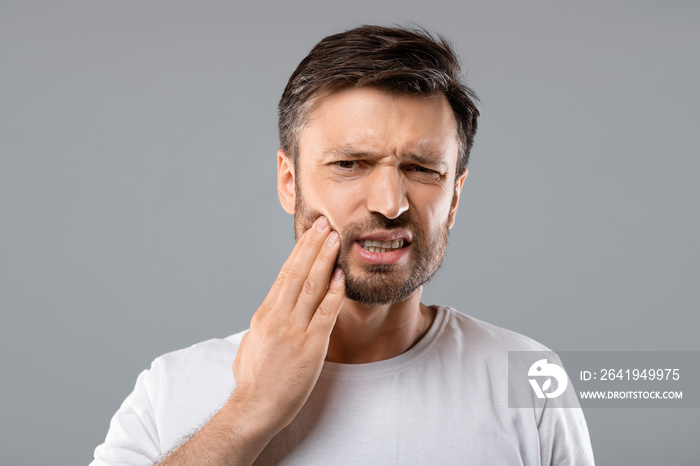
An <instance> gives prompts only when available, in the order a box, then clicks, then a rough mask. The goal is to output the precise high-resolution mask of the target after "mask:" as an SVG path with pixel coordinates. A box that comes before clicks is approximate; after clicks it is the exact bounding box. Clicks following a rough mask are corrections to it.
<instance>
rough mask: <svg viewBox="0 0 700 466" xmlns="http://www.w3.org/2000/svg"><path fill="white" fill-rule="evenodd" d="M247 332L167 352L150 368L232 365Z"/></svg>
mask: <svg viewBox="0 0 700 466" xmlns="http://www.w3.org/2000/svg"><path fill="white" fill-rule="evenodd" d="M246 332H247V330H245V331H242V332H239V333H236V334H233V335H230V336H228V337H226V338H212V339H210V340H206V341H201V342H199V343H195V344H194V345H191V346H189V347H187V348H182V349H179V350H176V351H171V352H169V353H165V354H163V355H161V356H159V357H157V358H156V359H154V360H153V362H152V364H151V369H150V370H151V372H159V373H165V372H170V371H172V370H177V371H182V370H183V369H185V368H187V367H190V368H191V370H193V371H196V370H197V368H207V367H212V366H217V365H220V364H225V365H227V366H230V365H231V363H232V362H233V359H234V358H235V357H236V353H237V352H238V347H239V346H240V343H241V339H242V338H243V335H245V334H246Z"/></svg>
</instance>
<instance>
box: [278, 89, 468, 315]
mask: <svg viewBox="0 0 700 466" xmlns="http://www.w3.org/2000/svg"><path fill="white" fill-rule="evenodd" d="M458 149H459V145H458V142H457V124H456V121H455V118H454V115H453V112H452V109H451V108H450V105H449V103H448V102H447V99H446V98H445V97H444V96H443V95H441V94H440V95H434V96H429V97H426V96H414V95H405V94H395V93H390V92H387V91H384V90H381V89H378V88H374V87H359V88H350V87H348V88H343V89H341V90H337V91H334V92H332V93H330V94H328V95H324V96H323V97H322V98H321V99H320V100H319V101H318V102H317V103H316V106H315V108H314V110H313V112H312V113H311V118H310V119H309V122H308V123H307V125H306V126H305V127H304V128H303V129H302V131H301V134H300V137H299V157H298V161H297V166H296V171H295V173H294V175H295V176H293V177H291V178H292V184H293V185H294V186H293V190H294V196H293V212H294V229H295V234H296V236H297V238H298V237H299V236H300V235H301V234H302V233H303V232H304V231H305V230H307V229H308V228H310V227H311V225H312V224H313V222H314V220H316V218H318V217H319V216H320V215H325V216H326V217H327V218H328V220H329V221H330V224H331V226H332V227H333V229H335V230H336V231H337V232H338V233H339V235H340V240H341V248H340V253H339V255H338V260H337V265H338V266H339V267H340V268H341V269H342V270H343V272H344V273H345V277H346V295H347V297H348V298H350V299H353V300H355V301H358V302H360V303H363V304H390V303H394V302H399V301H403V300H405V299H406V298H408V297H409V296H410V295H411V294H412V293H413V292H415V291H416V290H417V289H418V288H419V287H420V286H421V285H423V284H424V283H425V282H427V281H428V280H429V279H430V278H431V277H432V276H433V275H434V274H435V272H436V271H437V269H438V268H439V266H440V264H441V262H442V259H443V258H444V255H445V249H446V247H447V236H448V232H449V229H450V228H451V227H452V224H453V222H454V213H455V211H456V207H457V203H458V201H459V193H460V190H461V186H462V183H463V181H464V177H466V173H464V175H463V176H462V177H460V179H458V180H455V170H456V164H457V157H458ZM281 163H282V162H281ZM287 163H291V162H289V161H287ZM284 189H287V191H291V189H289V183H287V184H286V185H285V186H284V187H281V188H280V190H281V192H280V197H281V198H283V197H284V196H283V193H282V190H284ZM287 203H291V200H289V199H288V200H287ZM283 204H285V200H284V199H283ZM285 208H286V209H287V210H288V211H290V210H291V205H285Z"/></svg>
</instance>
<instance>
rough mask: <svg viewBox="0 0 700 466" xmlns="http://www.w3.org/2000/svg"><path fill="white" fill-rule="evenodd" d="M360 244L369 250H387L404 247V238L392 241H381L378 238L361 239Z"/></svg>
mask: <svg viewBox="0 0 700 466" xmlns="http://www.w3.org/2000/svg"><path fill="white" fill-rule="evenodd" d="M360 246H362V247H363V248H364V249H366V250H368V251H369V252H387V251H391V250H392V249H399V248H402V247H403V238H402V239H395V240H391V241H379V240H376V239H363V240H360Z"/></svg>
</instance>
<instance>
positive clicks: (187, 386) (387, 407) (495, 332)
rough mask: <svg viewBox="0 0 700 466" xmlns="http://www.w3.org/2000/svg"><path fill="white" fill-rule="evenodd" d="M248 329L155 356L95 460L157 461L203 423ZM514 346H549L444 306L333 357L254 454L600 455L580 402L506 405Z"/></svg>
mask: <svg viewBox="0 0 700 466" xmlns="http://www.w3.org/2000/svg"><path fill="white" fill-rule="evenodd" d="M244 333H245V332H243V333H238V334H235V335H232V336H230V337H228V338H226V339H215V340H209V341H205V342H202V343H198V344H196V345H194V346H191V347H190V348H186V349H183V350H180V351H175V352H172V353H168V354H166V355H164V356H161V357H159V358H157V359H156V360H155V361H154V362H153V364H152V365H151V368H150V370H145V371H143V372H142V373H141V374H140V375H139V377H138V379H137V381H136V386H135V388H134V391H133V392H132V393H131V394H130V395H129V396H128V397H127V398H126V400H125V401H124V403H123V404H122V406H121V408H120V409H119V411H117V413H116V414H115V415H114V417H113V418H112V422H111V424H110V428H109V432H108V433H107V438H106V440H105V443H104V444H102V445H100V446H98V447H97V448H96V449H95V460H94V461H93V463H92V464H93V465H105V464H109V465H115V464H120V465H121V464H124V465H126V464H128V465H145V464H152V463H154V462H156V461H157V460H158V459H159V457H161V458H160V459H162V455H164V454H165V453H166V452H168V451H170V450H171V449H172V448H173V447H175V446H176V445H178V444H179V443H180V441H181V440H182V438H183V437H185V436H187V435H190V434H192V433H194V432H196V431H197V430H199V429H200V428H201V427H202V426H203V425H204V424H205V423H206V422H207V421H208V420H209V419H210V418H211V417H212V416H213V415H214V414H215V413H216V412H217V411H218V410H219V409H220V408H221V407H222V406H223V405H224V403H225V402H226V400H227V399H228V398H229V396H230V394H231V392H232V390H233V389H234V388H235V381H234V378H233V374H232V370H231V366H232V363H233V360H234V358H235V356H236V351H237V350H238V345H239V344H240V341H241V337H242V336H243V334H244ZM508 351H548V349H547V348H546V347H544V346H542V345H540V344H539V343H537V342H535V341H533V340H531V339H529V338H527V337H524V336H522V335H519V334H517V333H514V332H511V331H509V330H505V329H502V328H499V327H496V326H494V325H490V324H487V323H485V322H482V321H480V320H477V319H474V318H472V317H469V316H466V315H464V314H460V313H458V312H457V311H455V310H453V309H450V308H443V307H439V308H438V312H437V317H436V319H435V322H434V323H433V325H432V326H431V327H430V329H429V330H428V332H427V333H426V335H425V336H424V337H423V338H422V339H421V340H420V341H419V342H418V343H417V344H416V345H415V346H413V347H412V348H411V349H409V350H408V351H407V352H405V353H403V354H401V355H399V356H396V357H395V358H392V359H387V360H384V361H379V362H374V363H369V364H337V363H331V362H325V363H324V366H323V370H322V372H321V376H320V378H319V380H318V383H317V384H316V386H315V388H314V390H313V392H312V393H311V396H310V397H309V399H308V401H307V402H306V404H305V405H304V407H303V408H302V410H301V412H300V413H299V415H298V416H297V417H296V418H295V419H294V421H293V422H292V423H291V424H290V425H289V426H288V427H287V428H285V429H283V430H282V431H281V432H279V434H277V436H275V437H274V438H273V439H272V441H271V442H270V443H269V444H268V445H267V447H266V448H265V449H264V450H263V452H262V453H261V454H260V456H259V457H258V459H257V461H256V464H284V465H292V464H293V465H304V466H308V465H324V466H326V465H329V464H339V465H354V464H356V465H363V466H365V465H375V464H376V465H380V464H381V465H434V464H437V465H441V466H446V465H458V464H459V465H464V464H472V465H479V466H483V465H592V464H593V453H592V450H591V444H590V439H589V435H588V429H587V427H586V421H585V419H584V417H583V413H582V411H581V410H580V409H562V408H559V409H548V408H525V409H523V408H509V407H508V383H507V376H508Z"/></svg>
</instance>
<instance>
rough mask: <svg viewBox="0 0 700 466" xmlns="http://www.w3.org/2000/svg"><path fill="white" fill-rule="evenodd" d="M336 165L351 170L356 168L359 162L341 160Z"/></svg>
mask: <svg viewBox="0 0 700 466" xmlns="http://www.w3.org/2000/svg"><path fill="white" fill-rule="evenodd" d="M335 164H336V165H338V166H339V167H340V168H344V169H346V170H350V169H353V168H355V166H356V165H357V162H356V161H354V160H341V161H339V162H336V163H335Z"/></svg>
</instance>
